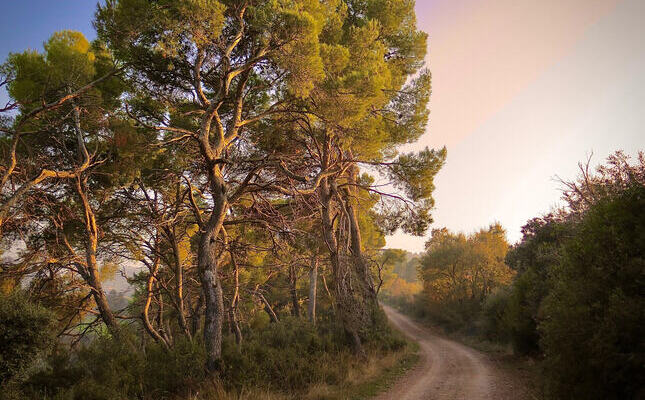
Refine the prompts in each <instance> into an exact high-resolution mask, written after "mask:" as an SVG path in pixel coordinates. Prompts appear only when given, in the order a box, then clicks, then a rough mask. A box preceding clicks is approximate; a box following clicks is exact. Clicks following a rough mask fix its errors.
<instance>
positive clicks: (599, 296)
mask: <svg viewBox="0 0 645 400" xmlns="http://www.w3.org/2000/svg"><path fill="white" fill-rule="evenodd" d="M575 233H576V234H575V236H573V237H572V238H571V239H570V240H568V241H567V242H566V244H565V246H564V250H563V253H564V254H563V259H562V262H561V263H560V265H558V266H557V268H556V269H554V271H553V275H552V277H551V282H552V285H553V289H552V291H551V292H550V294H549V295H548V297H547V298H546V299H545V302H544V310H543V314H544V316H543V319H542V321H541V323H540V332H541V334H542V342H541V343H542V346H543V348H544V352H545V361H544V365H545V371H546V374H547V383H548V391H549V392H550V393H551V395H552V396H553V397H555V398H563V399H574V398H575V399H636V398H639V396H643V395H645V391H644V390H645V389H644V388H645V341H644V340H643V338H645V293H644V292H643V288H645V274H644V271H645V188H644V187H642V186H639V187H634V188H631V189H629V190H627V191H625V192H624V193H623V194H621V195H620V196H617V197H615V198H614V199H605V200H601V201H600V202H598V203H597V204H595V205H594V206H593V207H592V208H591V209H590V210H589V211H588V213H587V214H586V215H585V216H584V218H583V220H582V221H581V222H580V223H579V226H578V227H577V229H576V232H575ZM640 398H643V397H640Z"/></svg>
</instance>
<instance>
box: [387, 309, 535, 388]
mask: <svg viewBox="0 0 645 400" xmlns="http://www.w3.org/2000/svg"><path fill="white" fill-rule="evenodd" d="M384 309H385V312H386V314H387V315H388V317H389V319H390V321H391V323H392V324H393V325H394V326H396V327H397V328H398V329H399V330H400V331H402V332H403V333H404V334H406V335H407V336H409V337H410V338H411V339H413V340H414V341H416V342H418V343H419V346H420V355H421V361H420V362H419V365H418V366H417V367H415V368H414V369H413V370H412V371H410V372H409V373H408V374H407V375H406V376H405V377H403V378H402V379H401V380H400V381H399V382H397V383H396V384H395V385H394V386H393V387H392V388H391V389H390V390H388V391H387V392H385V393H383V394H381V395H380V396H378V397H376V399H377V400H390V399H394V400H417V399H419V400H421V399H423V400H425V399H433V400H505V399H509V400H510V399H513V400H523V399H528V398H529V397H528V392H527V390H526V388H524V387H523V384H522V383H521V382H520V380H518V379H517V377H516V376H514V375H513V374H511V373H509V371H507V370H505V369H503V368H499V367H498V366H497V365H496V364H497V363H496V362H495V361H493V360H492V359H491V358H490V357H489V356H488V355H486V354H484V353H482V352H479V351H477V350H475V349H472V348H470V347H467V346H465V345H463V344H461V343H457V342H455V341H452V340H450V339H447V338H445V337H443V336H442V335H440V334H438V333H436V332H432V331H431V330H430V329H428V328H425V327H422V326H419V325H418V324H417V323H415V322H413V321H411V320H410V318H408V317H406V316H404V315H402V314H400V313H399V312H397V311H396V310H394V309H392V308H391V307H387V306H384Z"/></svg>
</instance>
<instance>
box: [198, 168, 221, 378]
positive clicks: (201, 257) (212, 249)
mask: <svg viewBox="0 0 645 400" xmlns="http://www.w3.org/2000/svg"><path fill="white" fill-rule="evenodd" d="M213 169H214V170H215V169H216V167H214V168H213ZM210 179H211V194H212V196H213V201H214V206H213V211H212V213H211V215H210V218H209V220H208V222H207V223H206V224H205V226H204V232H203V233H202V235H201V237H200V240H199V248H198V253H197V263H198V268H199V275H200V280H201V284H202V291H203V293H204V308H205V311H204V345H205V348H206V369H207V370H208V371H209V372H215V371H217V370H218V369H219V366H220V362H221V356H222V324H223V322H224V318H223V316H224V299H223V297H222V286H221V282H220V280H219V277H218V260H217V255H216V247H217V237H218V235H219V234H220V231H221V228H222V224H223V222H224V217H225V215H226V211H227V209H228V204H227V201H226V193H225V188H224V181H223V178H222V176H221V174H220V173H219V170H215V171H211V174H210Z"/></svg>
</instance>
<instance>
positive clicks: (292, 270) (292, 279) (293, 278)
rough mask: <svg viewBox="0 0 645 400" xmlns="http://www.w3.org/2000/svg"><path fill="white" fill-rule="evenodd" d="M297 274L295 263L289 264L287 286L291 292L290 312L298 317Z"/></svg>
mask: <svg viewBox="0 0 645 400" xmlns="http://www.w3.org/2000/svg"><path fill="white" fill-rule="evenodd" d="M297 285H298V274H297V271H296V264H293V263H291V264H290V265H289V286H290V294H291V305H292V308H291V314H292V315H293V316H294V317H300V302H299V301H298V286H297Z"/></svg>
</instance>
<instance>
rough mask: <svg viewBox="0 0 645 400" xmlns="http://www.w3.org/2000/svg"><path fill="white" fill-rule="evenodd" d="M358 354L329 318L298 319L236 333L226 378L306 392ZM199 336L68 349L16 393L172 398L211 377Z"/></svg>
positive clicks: (393, 341)
mask: <svg viewBox="0 0 645 400" xmlns="http://www.w3.org/2000/svg"><path fill="white" fill-rule="evenodd" d="M405 345H406V342H405V341H404V340H403V339H402V338H401V337H400V336H399V335H398V334H393V333H391V334H390V335H389V336H387V337H383V338H382V340H381V341H380V342H379V343H372V344H371V345H370V347H369V348H368V350H369V351H372V350H373V351H378V352H380V353H382V354H389V353H391V352H397V351H400V350H401V349H402V348H403V347H404V346H405ZM355 358H356V356H354V355H352V353H351V351H350V347H349V342H348V341H347V338H346V337H345V333H344V331H343V329H342V328H341V327H340V326H339V325H337V324H336V323H334V322H330V321H327V322H325V321H323V322H322V323H321V324H319V325H318V326H317V327H314V326H313V325H312V324H309V323H308V322H306V321H304V320H302V319H298V318H292V317H285V318H283V319H282V320H281V321H280V322H278V323H275V324H268V325H267V326H265V327H264V328H262V329H255V330H253V331H247V332H246V334H245V341H244V342H243V344H242V347H241V348H239V347H238V346H237V345H236V344H235V343H234V341H233V338H232V337H227V338H226V341H225V343H224V347H223V366H224V367H223V369H222V370H221V371H220V379H221V382H222V383H223V385H224V386H225V387H226V388H227V389H228V390H230V391H233V392H241V391H244V390H245V389H248V388H255V389H258V388H261V389H265V390H268V391H275V392H282V393H286V394H297V393H300V394H302V393H304V392H306V391H307V389H308V388H309V387H310V386H312V385H313V384H325V385H338V384H341V383H343V382H344V381H345V380H346V379H347V377H348V374H349V373H350V370H349V368H350V366H351V365H352V364H353V363H354V361H355ZM204 361H205V354H204V350H203V345H202V344H201V343H200V342H199V340H195V341H193V342H191V341H188V340H185V339H180V340H178V341H177V343H175V346H174V347H173V348H172V349H171V350H166V349H164V348H163V347H162V346H161V345H158V344H155V343H149V344H148V345H146V346H145V351H141V352H135V351H133V349H132V348H130V347H129V346H127V345H125V344H124V343H123V342H118V341H116V340H114V339H113V338H110V337H103V338H98V339H97V340H94V341H92V342H91V343H89V344H88V345H86V346H85V347H83V348H82V349H80V351H78V352H70V351H69V350H66V349H64V348H63V347H60V348H58V349H57V351H56V352H54V353H53V354H52V355H51V356H50V357H49V358H48V359H47V360H46V363H45V367H44V368H41V369H39V370H38V371H37V372H35V373H33V374H32V375H31V376H30V377H29V379H28V380H26V382H24V383H23V384H22V385H20V387H19V391H16V396H17V397H16V398H23V399H42V398H51V399H60V400H63V399H65V400H81V399H82V400H117V399H119V400H122V399H171V398H177V397H180V398H181V397H188V396H189V395H190V393H195V392H196V391H199V387H200V385H202V384H203V382H204V380H205V379H206V371H205V370H204V368H203V366H204Z"/></svg>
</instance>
